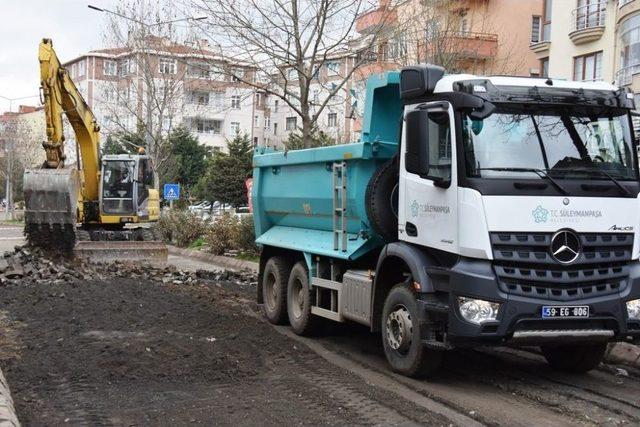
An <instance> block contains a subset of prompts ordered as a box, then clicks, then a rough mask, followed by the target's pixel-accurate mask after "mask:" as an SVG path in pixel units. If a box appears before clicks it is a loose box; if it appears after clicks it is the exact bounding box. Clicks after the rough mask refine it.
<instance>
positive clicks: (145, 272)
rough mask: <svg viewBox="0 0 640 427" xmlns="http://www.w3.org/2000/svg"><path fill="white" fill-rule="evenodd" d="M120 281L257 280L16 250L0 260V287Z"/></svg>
mask: <svg viewBox="0 0 640 427" xmlns="http://www.w3.org/2000/svg"><path fill="white" fill-rule="evenodd" d="M113 277H122V278H127V279H139V280H150V281H157V282H162V283H164V284H169V283H170V284H174V285H182V284H186V285H188V284H195V283H196V282H198V281H216V282H221V281H224V282H230V283H234V284H237V285H244V286H253V285H255V284H257V277H256V275H255V274H254V273H252V272H244V271H243V272H235V271H230V270H220V271H217V270H214V271H209V270H198V271H196V272H192V271H186V270H179V269H177V268H176V267H174V266H171V265H168V266H158V265H149V264H141V263H139V262H137V263H128V262H123V261H116V262H114V263H97V264H94V263H88V262H84V261H81V260H78V259H72V258H65V257H61V256H56V255H52V254H50V253H45V252H43V251H42V250H41V249H39V248H34V247H29V246H16V247H15V249H14V251H13V252H5V253H4V256H2V257H0V285H4V284H11V283H18V282H19V283H21V284H41V285H46V284H60V283H68V282H78V281H89V280H104V279H107V278H113Z"/></svg>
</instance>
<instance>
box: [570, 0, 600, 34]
mask: <svg viewBox="0 0 640 427" xmlns="http://www.w3.org/2000/svg"><path fill="white" fill-rule="evenodd" d="M606 16H607V2H606V1H601V2H600V3H595V4H593V3H590V4H586V5H584V6H581V7H579V8H576V9H574V10H573V13H572V19H571V28H570V30H569V38H570V39H571V41H573V43H574V44H577V45H579V44H584V43H589V42H592V41H596V40H598V39H600V37H602V35H603V34H604V26H605V19H606Z"/></svg>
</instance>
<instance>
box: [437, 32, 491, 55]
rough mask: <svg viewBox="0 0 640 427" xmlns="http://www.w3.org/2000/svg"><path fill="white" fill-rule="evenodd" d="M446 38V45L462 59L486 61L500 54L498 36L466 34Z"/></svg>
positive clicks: (456, 34)
mask: <svg viewBox="0 0 640 427" xmlns="http://www.w3.org/2000/svg"><path fill="white" fill-rule="evenodd" d="M445 37H446V41H445V44H446V45H448V46H450V48H453V49H452V51H453V52H456V54H457V55H458V56H459V57H461V58H468V59H486V58H493V57H495V56H496V55H497V54H498V35H497V34H490V33H471V32H465V33H455V34H450V35H447V36H445Z"/></svg>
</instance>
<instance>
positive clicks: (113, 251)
mask: <svg viewBox="0 0 640 427" xmlns="http://www.w3.org/2000/svg"><path fill="white" fill-rule="evenodd" d="M38 60H39V63H40V80H41V98H42V102H43V105H44V111H45V120H46V133H47V140H46V141H44V142H43V144H42V145H43V148H44V151H45V154H46V159H45V160H44V162H43V163H42V166H41V167H40V168H37V169H28V170H26V171H25V172H24V185H23V188H24V198H25V235H26V237H27V240H28V242H29V243H30V244H32V245H35V246H38V247H43V248H46V249H48V250H55V251H59V252H60V253H67V254H69V255H71V254H75V255H76V256H78V257H81V258H87V259H90V260H98V261H109V260H117V259H119V260H137V259H143V260H151V261H166V259H167V252H168V251H167V247H166V245H164V243H162V242H161V241H160V239H159V237H158V235H157V234H156V232H155V230H154V229H153V228H152V227H151V226H152V225H153V224H155V223H156V222H157V221H158V219H159V216H160V198H159V191H158V188H157V185H158V184H157V178H156V175H155V173H154V170H153V165H152V161H151V158H150V157H149V156H148V155H146V154H144V150H141V151H140V153H139V154H118V155H101V153H100V126H99V124H98V122H97V120H96V117H95V115H94V114H93V112H92V111H91V109H90V108H89V106H88V105H87V103H86V101H85V100H84V98H83V97H82V94H81V93H80V91H79V90H78V88H77V87H76V85H75V83H74V82H73V80H72V79H71V77H70V76H69V72H68V71H67V70H66V69H65V68H64V67H63V66H62V65H61V62H60V60H59V59H58V56H57V55H56V52H55V51H54V49H53V43H52V41H51V39H43V40H42V42H41V43H40V47H39V53H38ZM63 116H66V117H67V119H68V120H69V123H70V124H71V127H72V128H73V131H74V134H75V140H76V141H75V143H76V153H77V161H76V162H75V164H73V165H70V164H67V162H66V155H65V150H64V148H65V135H64V129H63V124H64V122H63Z"/></svg>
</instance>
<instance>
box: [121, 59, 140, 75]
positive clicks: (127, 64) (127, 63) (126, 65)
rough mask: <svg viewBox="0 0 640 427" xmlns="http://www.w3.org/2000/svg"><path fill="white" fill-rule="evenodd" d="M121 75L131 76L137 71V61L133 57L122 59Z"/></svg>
mask: <svg viewBox="0 0 640 427" xmlns="http://www.w3.org/2000/svg"><path fill="white" fill-rule="evenodd" d="M119 66H120V76H121V77H124V76H129V75H131V74H134V73H135V72H136V63H135V61H134V60H133V59H124V60H122V61H120V65H119Z"/></svg>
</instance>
